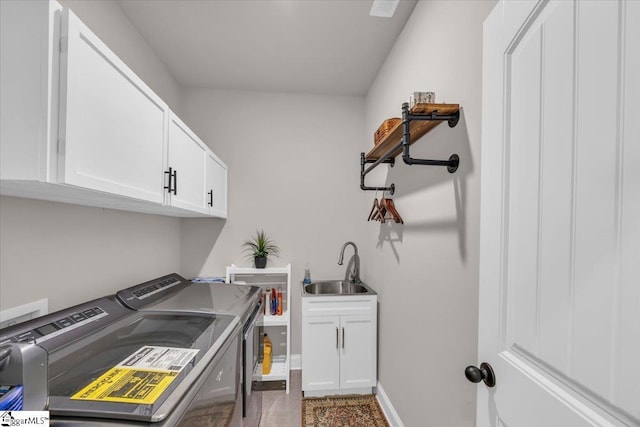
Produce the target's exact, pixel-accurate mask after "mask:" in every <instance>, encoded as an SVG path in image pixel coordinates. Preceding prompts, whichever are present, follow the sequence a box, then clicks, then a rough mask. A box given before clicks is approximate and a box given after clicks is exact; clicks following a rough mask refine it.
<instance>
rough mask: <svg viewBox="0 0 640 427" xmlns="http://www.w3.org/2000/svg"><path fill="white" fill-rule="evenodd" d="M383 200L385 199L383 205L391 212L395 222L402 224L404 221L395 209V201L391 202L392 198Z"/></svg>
mask: <svg viewBox="0 0 640 427" xmlns="http://www.w3.org/2000/svg"><path fill="white" fill-rule="evenodd" d="M385 200H386V202H385V206H386V207H387V209H388V210H389V212H390V213H391V217H392V218H393V220H394V221H395V222H396V223H397V224H404V221H403V220H402V217H401V216H400V213H399V212H398V210H397V209H396V205H395V203H393V199H385Z"/></svg>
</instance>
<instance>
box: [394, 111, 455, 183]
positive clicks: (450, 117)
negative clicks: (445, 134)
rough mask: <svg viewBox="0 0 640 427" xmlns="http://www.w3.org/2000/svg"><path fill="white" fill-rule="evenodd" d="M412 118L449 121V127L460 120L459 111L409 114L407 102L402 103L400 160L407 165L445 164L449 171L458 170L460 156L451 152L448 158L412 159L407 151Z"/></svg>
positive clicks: (409, 142) (409, 143)
mask: <svg viewBox="0 0 640 427" xmlns="http://www.w3.org/2000/svg"><path fill="white" fill-rule="evenodd" d="M413 120H442V121H447V122H448V123H449V127H450V128H453V127H455V126H456V125H457V124H458V121H459V120H460V111H456V113H455V114H438V112H437V111H434V112H432V113H431V114H423V115H421V114H410V113H409V104H408V103H406V102H405V103H404V104H402V142H401V144H402V161H403V162H405V163H406V164H408V165H426V166H446V167H447V170H448V171H449V173H454V172H455V171H457V170H458V166H459V165H460V157H458V155H457V154H452V155H451V156H450V157H449V160H427V159H414V158H413V157H411V154H410V153H409V146H410V145H411V131H410V128H409V125H410V123H411V122H412V121H413Z"/></svg>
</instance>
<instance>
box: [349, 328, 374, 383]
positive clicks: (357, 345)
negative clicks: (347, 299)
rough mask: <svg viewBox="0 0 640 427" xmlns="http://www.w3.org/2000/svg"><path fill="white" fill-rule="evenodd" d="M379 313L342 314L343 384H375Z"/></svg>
mask: <svg viewBox="0 0 640 427" xmlns="http://www.w3.org/2000/svg"><path fill="white" fill-rule="evenodd" d="M376 323H377V321H376V317H375V316H342V317H341V318H340V335H341V336H340V338H341V345H340V388H342V389H345V388H359V387H375V385H376V360H377V353H376V347H377V346H376V342H377V337H376Z"/></svg>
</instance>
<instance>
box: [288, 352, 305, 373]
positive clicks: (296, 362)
mask: <svg viewBox="0 0 640 427" xmlns="http://www.w3.org/2000/svg"><path fill="white" fill-rule="evenodd" d="M289 369H291V370H297V369H302V357H301V355H299V354H292V355H291V362H290V363H289Z"/></svg>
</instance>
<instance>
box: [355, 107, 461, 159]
mask: <svg viewBox="0 0 640 427" xmlns="http://www.w3.org/2000/svg"><path fill="white" fill-rule="evenodd" d="M459 111H460V104H416V105H414V106H413V108H412V109H411V110H410V113H411V114H412V115H415V116H420V115H424V116H429V115H431V114H433V113H437V114H438V115H451V114H456V113H458V112H459ZM440 123H442V120H413V121H411V122H410V123H409V131H410V135H411V138H410V140H409V145H411V144H413V143H414V142H416V141H417V140H418V139H420V138H421V137H422V136H424V135H425V134H426V133H427V132H429V131H430V130H431V129H433V128H435V127H436V126H438V125H439V124H440ZM400 141H402V121H401V122H400V123H398V124H397V125H396V126H395V127H394V128H393V129H392V130H391V132H389V134H388V135H387V136H385V137H384V138H383V139H382V141H381V142H380V144H378V145H376V146H375V147H374V148H372V149H371V151H369V152H368V153H367V155H366V156H365V159H366V160H378V159H379V158H380V157H382V156H384V155H385V154H387V153H388V152H389V150H391V149H392V148H393V147H394V146H396V145H398V144H399V143H400ZM400 153H402V147H400V148H398V149H397V150H396V151H394V152H393V153H392V157H397V156H398V155H399V154H400Z"/></svg>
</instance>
